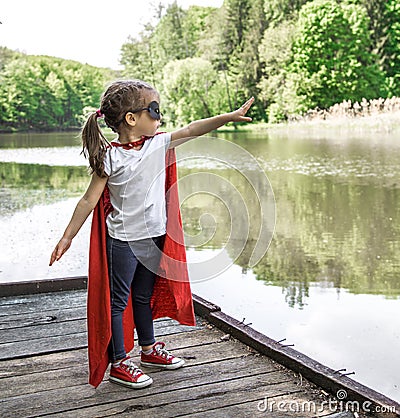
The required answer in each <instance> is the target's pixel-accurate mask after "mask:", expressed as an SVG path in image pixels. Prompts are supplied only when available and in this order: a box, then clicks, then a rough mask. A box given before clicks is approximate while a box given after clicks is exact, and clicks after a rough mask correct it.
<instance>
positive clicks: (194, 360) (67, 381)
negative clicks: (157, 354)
mask: <svg viewBox="0 0 400 418" xmlns="http://www.w3.org/2000/svg"><path fill="white" fill-rule="evenodd" d="M207 335H209V333H203V338H204V337H207ZM197 340H198V338H196V339H195V340H193V342H196V341H197ZM206 341H207V340H206ZM175 343H177V342H176V341H175ZM180 343H181V344H182V343H185V344H188V343H189V344H191V343H192V341H190V337H189V341H185V340H184V339H183V338H181V341H180ZM211 343H213V344H212V348H211V347H210V344H211ZM136 351H137V350H136ZM171 352H173V353H174V354H175V355H176V356H178V357H181V358H183V359H185V361H186V363H187V364H188V365H190V366H195V365H200V364H205V363H212V362H215V361H222V360H224V359H232V358H238V357H242V356H245V355H248V354H249V351H248V350H247V349H246V347H244V346H243V345H242V344H239V343H230V342H227V341H221V340H220V342H219V343H216V342H215V340H214V339H213V340H211V341H209V344H204V345H201V346H197V347H196V346H189V347H188V346H185V347H182V348H178V349H173V350H171ZM78 354H79V355H77V356H76V359H74V358H69V359H68V360H69V361H67V362H66V361H64V360H63V358H62V355H60V354H58V355H55V356H57V357H56V359H57V363H54V359H53V363H52V364H50V366H49V365H48V364H46V363H41V364H40V365H39V367H38V365H37V364H35V369H34V372H31V373H26V374H25V375H19V376H15V375H13V374H11V373H9V374H8V377H4V378H3V379H0V393H1V394H2V398H3V399H5V398H7V397H13V396H15V395H16V394H20V393H21V394H22V393H23V394H25V395H26V394H30V393H35V392H37V391H41V390H51V389H57V388H62V387H69V386H70V385H71V382H73V383H74V385H76V384H78V385H84V384H86V383H87V381H88V374H87V368H86V367H82V365H83V364H86V363H87V358H86V351H83V350H81V351H80V352H79V353H78ZM133 358H134V361H135V362H136V364H139V360H140V359H139V356H138V355H136V356H133ZM57 366H58V367H57ZM268 367H270V368H272V369H273V368H274V367H275V366H274V365H272V364H271V363H270V364H268ZM25 370H26V371H27V369H26V368H25ZM8 371H9V372H10V368H9V369H8ZM154 373H158V371H152V372H151V374H152V375H153V374H154Z"/></svg>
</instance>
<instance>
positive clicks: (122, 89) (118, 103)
mask: <svg viewBox="0 0 400 418" xmlns="http://www.w3.org/2000/svg"><path fill="white" fill-rule="evenodd" d="M145 92H154V93H156V94H158V93H157V91H156V90H155V89H154V87H152V86H151V85H150V84H147V83H145V82H144V81H141V80H120V81H115V82H113V83H112V84H111V85H110V86H109V87H108V88H107V90H106V91H105V92H104V93H103V95H102V97H101V105H100V109H99V110H98V111H96V112H93V113H91V114H90V115H89V117H88V118H87V120H86V122H85V124H84V126H83V128H82V133H81V136H82V153H83V154H84V156H85V157H86V158H87V159H88V160H89V165H90V168H91V170H92V173H96V174H97V175H98V176H99V177H105V176H106V174H105V173H104V156H105V154H106V150H107V148H108V147H109V142H108V141H107V139H106V137H105V136H104V134H103V132H102V130H101V129H100V126H99V124H98V118H99V117H101V116H104V121H105V123H106V125H107V126H108V127H109V128H110V129H112V131H113V132H116V133H118V132H119V127H120V125H121V123H123V122H124V123H125V115H126V113H127V112H129V111H132V110H134V109H138V108H140V107H143V106H144V105H145V103H144V100H145V98H144V96H145Z"/></svg>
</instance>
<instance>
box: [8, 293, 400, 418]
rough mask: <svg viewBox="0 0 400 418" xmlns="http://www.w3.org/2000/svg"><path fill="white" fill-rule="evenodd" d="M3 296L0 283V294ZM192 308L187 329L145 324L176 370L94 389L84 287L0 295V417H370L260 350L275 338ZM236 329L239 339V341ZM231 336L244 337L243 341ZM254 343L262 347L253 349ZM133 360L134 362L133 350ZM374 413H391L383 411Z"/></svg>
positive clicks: (207, 309) (214, 310) (205, 306)
mask: <svg viewBox="0 0 400 418" xmlns="http://www.w3.org/2000/svg"><path fill="white" fill-rule="evenodd" d="M67 287H68V286H67ZM1 289H3V290H5V289H6V288H5V287H0V290H1ZM37 289H39V287H37ZM39 290H40V289H39ZM41 290H43V287H42V289H41ZM11 293H12V292H10V289H8V291H7V292H3V293H2V294H3V295H4V294H11ZM195 308H196V315H197V326H196V327H187V326H181V325H179V324H177V323H176V322H175V321H172V320H169V319H161V320H157V321H156V322H155V332H156V338H157V339H159V340H162V341H165V342H166V344H167V347H168V349H169V350H170V351H171V352H173V353H174V354H175V355H177V356H179V357H182V358H184V359H185V361H186V364H185V366H184V367H183V368H181V369H178V370H169V371H165V370H164V371H153V370H151V371H148V372H149V374H150V375H151V376H152V378H153V381H154V382H153V384H152V385H151V386H150V387H148V388H144V389H140V390H132V389H127V388H124V387H121V386H118V385H115V384H113V383H110V382H109V381H108V375H106V376H105V379H104V381H103V383H102V384H101V385H100V386H99V387H98V388H97V389H94V388H93V387H91V386H90V385H89V384H88V383H87V380H88V370H87V369H88V366H87V340H86V338H87V335H86V290H84V289H82V290H68V291H62V292H52V293H38V294H29V295H14V296H12V295H10V296H4V297H1V298H0V416H1V417H7V418H9V417H18V418H21V417H38V416H49V415H51V416H58V417H63V418H66V417H71V418H72V417H73V418H76V417H109V416H121V417H161V418H162V417H181V416H193V417H233V416H235V417H254V416H270V417H274V418H278V417H279V418H280V417H298V418H300V417H301V418H303V417H304V418H305V417H317V416H318V417H319V416H321V417H322V416H330V417H332V418H333V417H340V418H344V417H354V416H359V417H366V416H379V414H372V415H370V414H365V413H364V412H363V411H359V412H358V415H353V413H351V412H348V411H346V410H343V404H342V407H340V403H339V400H338V399H335V398H334V397H333V396H331V395H329V394H328V392H327V391H326V390H325V389H323V388H322V387H321V385H318V386H316V385H315V384H313V383H311V382H310V381H309V380H307V379H306V378H305V376H304V375H307V372H306V368H305V366H304V364H303V363H304V361H303V360H304V358H300V364H303V365H302V366H301V367H303V369H302V368H301V367H300V366H299V367H300V368H299V369H298V370H300V371H296V368H295V367H292V366H293V365H291V364H290V361H289V364H290V367H291V368H292V369H294V370H295V371H293V370H291V369H288V368H286V367H284V366H283V365H282V364H279V363H278V362H276V361H274V360H273V359H271V357H270V356H267V355H265V353H264V354H263V351H264V352H265V351H268V352H269V351H270V350H271V347H272V346H273V345H274V344H278V343H276V342H273V343H272V346H271V341H272V340H270V341H269V343H268V344H270V347H269V348H268V347H267V348H265V347H266V346H265V344H264V343H263V342H262V341H261V340H262V338H263V336H262V335H261V334H259V333H257V332H255V331H254V330H251V329H250V332H249V330H248V328H249V327H246V326H245V325H244V324H241V323H238V321H235V320H234V319H233V318H230V317H228V316H226V315H225V314H223V313H222V312H221V311H220V310H219V308H218V307H216V306H215V305H212V304H210V303H208V302H206V301H204V300H202V299H200V298H198V297H195ZM200 315H202V316H200ZM207 318H208V319H207ZM213 318H214V319H213ZM215 318H216V319H215ZM210 321H211V322H213V323H211V322H210ZM216 325H218V327H217V326H216ZM221 328H222V329H221ZM241 333H243V335H247V337H245V338H241V337H240V335H241ZM260 336H261V337H260ZM264 337H265V336H264ZM239 338H240V339H242V340H243V339H244V340H246V338H247V340H246V343H244V342H242V341H239ZM265 338H267V337H265ZM264 342H265V341H264ZM260 344H261V345H264V349H261V350H260V349H259V348H260ZM268 344H267V345H268ZM272 348H273V347H272ZM277 348H278V349H277V350H276V353H275V357H276V358H280V356H281V357H282V356H284V355H285V353H286V355H287V356H288V358H289V357H291V355H292V354H293V353H292V351H293V352H294V350H292V349H291V348H290V347H284V346H282V344H278V346H277ZM279 353H280V354H279ZM282 353H283V354H282ZM294 353H297V352H294ZM269 354H270V353H269ZM297 354H299V353H297ZM297 354H296V355H297ZM133 357H136V358H137V359H138V348H137V347H135V349H134V351H133ZM316 364H317V363H316ZM314 366H315V364H314ZM143 370H144V371H147V370H146V369H143ZM301 371H303V373H301ZM310 376H312V375H310ZM346 379H348V378H347V377H345V376H344V382H345V386H332V383H330V385H327V387H328V390H330V389H331V388H332V387H333V388H334V390H336V389H337V387H340V388H342V389H343V390H345V389H344V388H345V387H347V386H346V382H347V380H346ZM314 380H318V378H317V379H314ZM338 380H339V381H340V376H339V378H338ZM348 380H350V379H348ZM347 390H348V392H347V393H348V394H351V395H352V396H351V398H350V395H349V400H350V399H352V400H354V399H357V396H358V395H357V396H353V395H354V394H353V393H352V391H351V390H349V388H348V387H347ZM333 393H337V392H333ZM378 395H379V394H378ZM375 397H376V396H375ZM360 399H361V398H360ZM373 401H374V402H375V403H376V402H377V401H376V399H375V400H373ZM383 401H385V402H386V405H387V404H388V402H389V401H390V400H387V399H383V400H382V399H378V402H380V404H381V405H382V404H383V403H384V402H383ZM335 402H336V403H335ZM396 406H397V405H396ZM335 408H336V409H335ZM392 412H393V411H392ZM397 412H398V411H397ZM381 416H384V417H391V416H396V413H389V412H387V411H386V413H385V414H383V415H381Z"/></svg>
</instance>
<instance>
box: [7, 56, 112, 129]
mask: <svg viewBox="0 0 400 418" xmlns="http://www.w3.org/2000/svg"><path fill="white" fill-rule="evenodd" d="M114 76H115V74H114V73H113V72H111V71H110V70H103V69H99V68H96V67H92V66H89V65H84V64H81V63H78V62H75V61H68V60H62V59H60V58H52V57H46V56H29V55H24V54H21V55H19V56H17V57H16V58H14V59H11V60H9V61H8V62H7V63H6V65H5V67H4V69H3V71H2V72H1V74H0V81H1V84H0V126H1V127H2V129H11V130H12V129H42V130H47V129H62V128H68V127H78V126H79V125H80V123H81V118H82V113H83V109H84V108H85V107H88V106H93V107H94V106H98V103H99V99H100V95H101V92H102V91H103V89H104V85H105V83H106V81H108V80H110V79H111V78H113V77H114Z"/></svg>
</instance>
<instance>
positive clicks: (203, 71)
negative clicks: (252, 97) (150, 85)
mask: <svg viewBox="0 0 400 418" xmlns="http://www.w3.org/2000/svg"><path fill="white" fill-rule="evenodd" d="M223 89H224V86H223V85H222V84H221V80H220V75H219V74H218V73H217V71H216V70H215V69H214V67H213V66H212V64H211V63H210V62H209V61H206V60H204V59H202V58H186V59H184V60H175V61H171V62H170V63H168V64H167V65H166V66H165V68H164V71H163V91H164V97H165V104H164V105H163V107H164V108H165V109H166V114H167V116H166V118H167V121H168V119H169V120H170V121H171V122H172V123H173V124H174V125H181V124H185V123H188V122H190V121H192V120H195V119H200V118H204V117H209V116H212V115H213V114H216V113H219V112H221V109H223V110H224V111H226V110H227V108H228V105H227V101H226V97H225V95H224V94H223V91H221V90H223Z"/></svg>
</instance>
